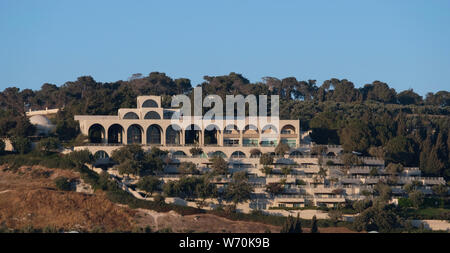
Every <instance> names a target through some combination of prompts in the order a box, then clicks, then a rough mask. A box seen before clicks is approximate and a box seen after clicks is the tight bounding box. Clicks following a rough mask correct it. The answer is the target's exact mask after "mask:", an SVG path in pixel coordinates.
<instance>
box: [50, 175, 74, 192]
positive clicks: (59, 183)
mask: <svg viewBox="0 0 450 253" xmlns="http://www.w3.org/2000/svg"><path fill="white" fill-rule="evenodd" d="M54 182H55V185H56V188H57V189H58V190H61V191H70V190H71V189H72V186H71V183H70V181H69V179H68V178H67V177H57V178H55V180H54Z"/></svg>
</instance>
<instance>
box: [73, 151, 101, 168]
mask: <svg viewBox="0 0 450 253" xmlns="http://www.w3.org/2000/svg"><path fill="white" fill-rule="evenodd" d="M67 158H68V159H69V160H70V161H71V162H72V163H74V164H75V166H77V167H78V168H81V166H83V165H84V164H85V163H88V164H90V163H92V162H93V161H94V157H93V155H92V154H91V152H89V150H87V149H84V150H79V151H72V152H70V153H69V154H67Z"/></svg>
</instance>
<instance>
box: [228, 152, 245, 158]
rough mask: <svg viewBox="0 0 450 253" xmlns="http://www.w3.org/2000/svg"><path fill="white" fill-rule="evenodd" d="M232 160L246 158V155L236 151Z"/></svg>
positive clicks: (232, 155)
mask: <svg viewBox="0 0 450 253" xmlns="http://www.w3.org/2000/svg"><path fill="white" fill-rule="evenodd" d="M231 158H245V154H244V152H242V151H234V152H233V153H232V154H231Z"/></svg>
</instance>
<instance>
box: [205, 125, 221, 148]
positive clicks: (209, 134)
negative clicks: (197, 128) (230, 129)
mask: <svg viewBox="0 0 450 253" xmlns="http://www.w3.org/2000/svg"><path fill="white" fill-rule="evenodd" d="M203 133H204V135H205V137H204V145H218V144H219V139H220V138H221V136H220V128H219V127H218V126H217V125H214V124H210V125H208V126H207V127H206V128H205V130H204V131H203Z"/></svg>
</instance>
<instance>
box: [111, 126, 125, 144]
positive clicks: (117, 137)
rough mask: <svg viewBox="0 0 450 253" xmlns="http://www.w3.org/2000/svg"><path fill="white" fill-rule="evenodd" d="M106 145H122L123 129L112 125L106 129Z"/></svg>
mask: <svg viewBox="0 0 450 253" xmlns="http://www.w3.org/2000/svg"><path fill="white" fill-rule="evenodd" d="M108 143H123V127H122V126H121V125H119V124H114V125H112V126H110V127H109V129H108Z"/></svg>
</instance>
